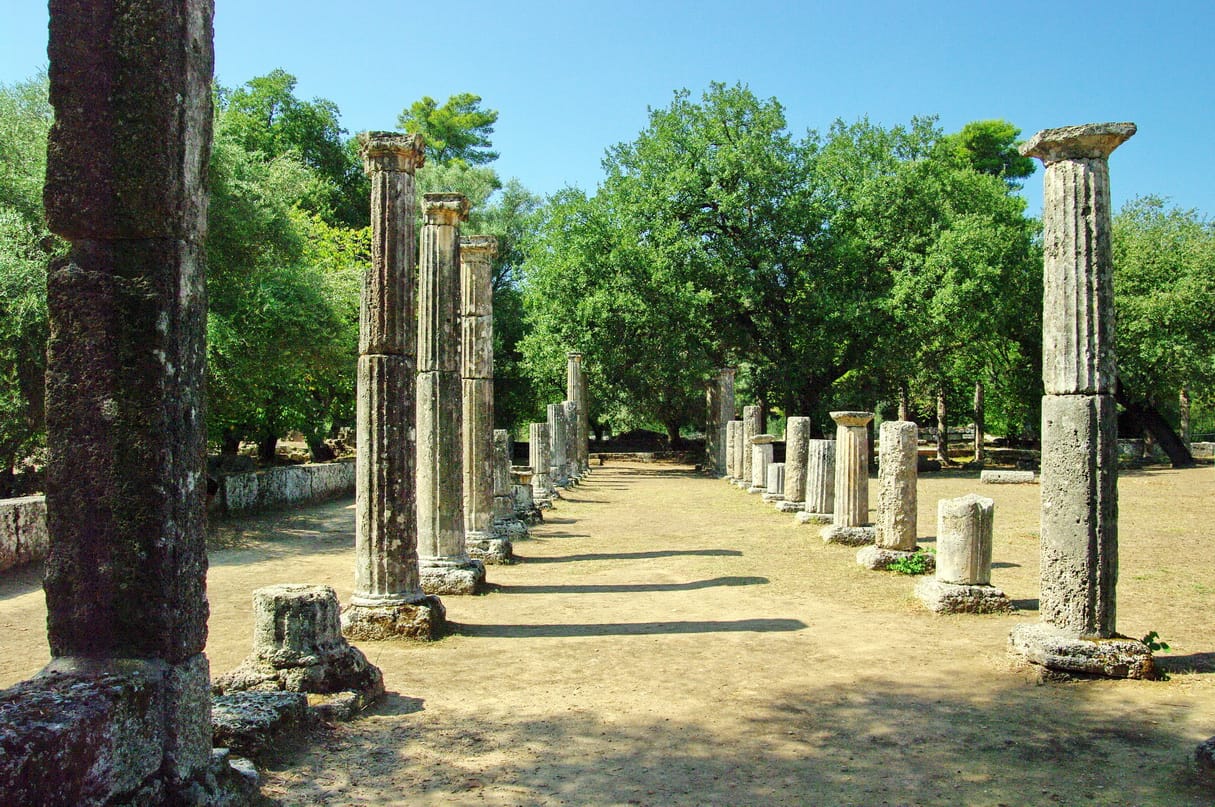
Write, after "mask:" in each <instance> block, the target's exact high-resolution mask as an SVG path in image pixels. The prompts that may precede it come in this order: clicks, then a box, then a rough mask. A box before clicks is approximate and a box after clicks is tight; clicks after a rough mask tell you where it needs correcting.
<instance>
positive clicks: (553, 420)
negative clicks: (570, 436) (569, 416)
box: [548, 404, 570, 492]
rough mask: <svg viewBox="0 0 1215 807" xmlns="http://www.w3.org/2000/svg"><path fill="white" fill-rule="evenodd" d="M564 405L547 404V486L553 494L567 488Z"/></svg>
mask: <svg viewBox="0 0 1215 807" xmlns="http://www.w3.org/2000/svg"><path fill="white" fill-rule="evenodd" d="M565 429H566V423H565V405H564V404H549V405H548V476H549V484H550V485H552V486H553V488H554V492H555V489H556V488H564V487H568V486H569V483H570V482H569V478H568V477H567V476H566V469H567V467H568V466H567V463H566V456H565V449H566V446H567V444H568V442H569V441H568V440H567V439H566V435H565Z"/></svg>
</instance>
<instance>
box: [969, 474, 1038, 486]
mask: <svg viewBox="0 0 1215 807" xmlns="http://www.w3.org/2000/svg"><path fill="white" fill-rule="evenodd" d="M979 481H980V482H982V483H983V484H984V485H1032V484H1034V483H1035V482H1037V481H1038V477H1037V475H1036V474H1035V473H1034V472H1033V471H981V472H980V473H979Z"/></svg>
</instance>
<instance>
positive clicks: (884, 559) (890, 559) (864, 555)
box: [856, 546, 937, 574]
mask: <svg viewBox="0 0 1215 807" xmlns="http://www.w3.org/2000/svg"><path fill="white" fill-rule="evenodd" d="M913 557H920V558H923V559H924V572H925V573H926V574H927V573H929V572H935V571H936V569H937V557H936V555H933V554H932V553H930V552H922V551H921V550H920V548H919V547H916V548H915V549H912V550H904V549H887V548H886V547H884V546H867V547H865V548H864V549H862V550H861V551H860V552H857V553H856V562H857V563H858V564H859V565H861V566H864V567H865V568H866V569H870V570H872V571H875V572H880V571H885V570H886V569H889V568H890V565H891V564H892V563H897V562H898V561H900V560H909V559H910V558H913Z"/></svg>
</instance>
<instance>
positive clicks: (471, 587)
mask: <svg viewBox="0 0 1215 807" xmlns="http://www.w3.org/2000/svg"><path fill="white" fill-rule="evenodd" d="M418 572H419V577H420V580H421V582H422V591H425V592H426V593H427V594H476V593H477V591H478V590H479V589H480V588H481V586H482V585H483V584H484V583H485V564H484V563H482V562H481V561H479V560H473V559H472V558H463V559H460V560H445V559H444V560H441V559H438V558H421V559H419V560H418Z"/></svg>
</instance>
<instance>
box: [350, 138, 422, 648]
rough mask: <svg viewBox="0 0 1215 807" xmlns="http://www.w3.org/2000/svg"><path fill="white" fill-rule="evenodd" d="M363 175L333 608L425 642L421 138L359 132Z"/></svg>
mask: <svg viewBox="0 0 1215 807" xmlns="http://www.w3.org/2000/svg"><path fill="white" fill-rule="evenodd" d="M359 142H360V144H361V146H362V150H363V168H364V170H365V171H366V172H367V174H368V176H369V177H370V178H371V269H370V270H369V271H368V272H367V273H366V274H365V275H364V277H363V286H362V298H361V304H360V310H359V363H358V376H357V393H356V399H355V412H356V428H355V433H356V443H357V445H358V453H357V456H356V459H355V519H354V556H355V567H354V593H353V595H352V596H351V598H350V604H349V605H348V606H347V608H346V610H345V612H344V613H343V614H342V628H343V630H344V631H345V633H346V635H347V636H349V637H350V638H352V639H387V638H396V637H404V638H413V639H432V638H436V637H438V636H439V635H441V634H442V632H443V630H444V628H445V623H444V609H443V604H442V603H441V602H439V601H438V599H437V598H434V597H429V596H428V595H427V594H426V593H425V592H423V591H422V585H421V579H420V576H419V571H418V551H417V529H418V525H417V514H416V511H415V507H416V487H415V485H416V480H415V476H414V470H415V456H414V431H413V428H412V426H413V419H414V412H415V388H416V378H415V376H416V355H417V331H416V330H415V323H414V320H413V310H414V301H415V297H416V294H415V292H416V287H415V282H414V272H413V267H414V264H415V260H414V256H415V254H416V249H417V248H416V241H415V238H414V182H413V173H414V171H415V170H416V169H417V167H418V166H420V165H422V161H423V153H422V142H421V139H420V138H419V137H417V136H415V135H402V134H397V133H393V132H369V133H366V134H364V135H361V136H360V139H359Z"/></svg>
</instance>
